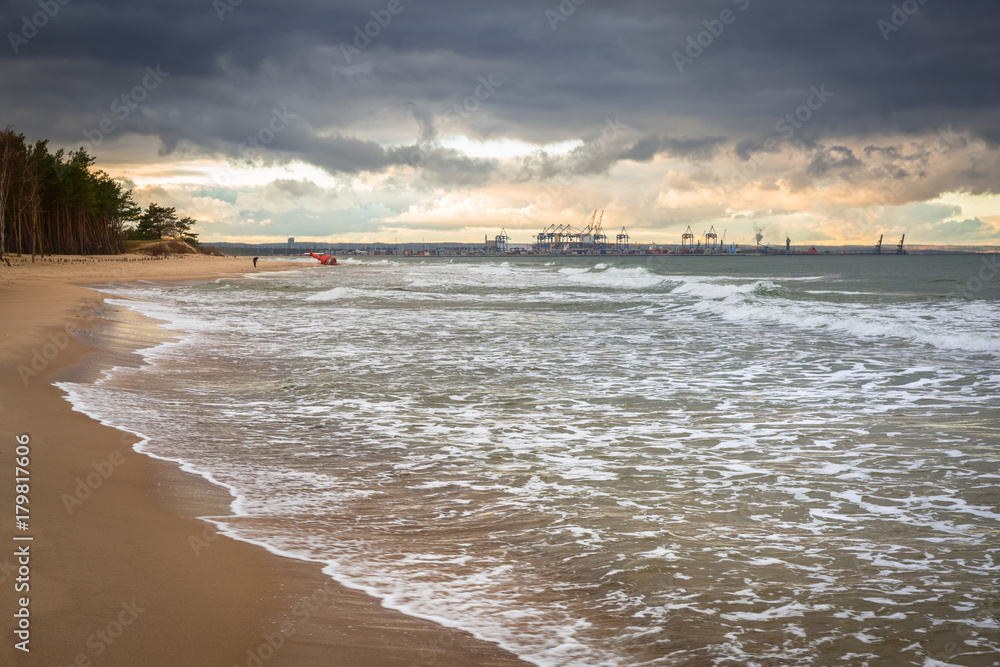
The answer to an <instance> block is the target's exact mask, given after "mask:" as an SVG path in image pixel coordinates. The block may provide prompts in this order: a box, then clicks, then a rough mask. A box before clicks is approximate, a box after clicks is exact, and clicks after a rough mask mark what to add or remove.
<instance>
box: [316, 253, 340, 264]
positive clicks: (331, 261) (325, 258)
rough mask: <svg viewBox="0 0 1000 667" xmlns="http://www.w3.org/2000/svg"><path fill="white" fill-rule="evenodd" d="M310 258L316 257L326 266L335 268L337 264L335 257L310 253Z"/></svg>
mask: <svg viewBox="0 0 1000 667" xmlns="http://www.w3.org/2000/svg"><path fill="white" fill-rule="evenodd" d="M309 256H310V257H315V258H316V259H318V260H319V263H320V264H322V265H324V266H335V265H336V264H337V258H336V257H334V256H333V255H317V254H316V253H314V252H311V253H309Z"/></svg>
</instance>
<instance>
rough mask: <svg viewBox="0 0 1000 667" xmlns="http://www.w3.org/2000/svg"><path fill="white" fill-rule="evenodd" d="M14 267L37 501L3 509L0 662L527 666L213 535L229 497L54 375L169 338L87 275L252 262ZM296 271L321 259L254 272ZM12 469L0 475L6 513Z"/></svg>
mask: <svg viewBox="0 0 1000 667" xmlns="http://www.w3.org/2000/svg"><path fill="white" fill-rule="evenodd" d="M12 263H13V264H14V265H13V266H12V267H7V266H0V311H2V313H3V321H2V325H0V340H2V342H3V344H2V352H0V372H2V378H3V379H2V382H0V414H2V423H3V426H4V428H3V434H2V438H3V447H2V451H3V452H4V456H5V458H6V461H7V462H8V463H10V462H11V460H12V459H13V458H14V455H15V450H16V448H17V447H18V440H17V438H18V437H19V436H27V438H23V439H22V442H27V444H26V445H24V447H26V448H27V449H28V450H29V451H30V454H29V457H28V458H29V459H30V462H29V465H28V466H27V467H26V469H27V471H28V473H29V475H28V477H29V479H30V482H29V485H30V490H28V493H27V494H25V495H26V496H27V498H28V500H29V505H28V507H29V509H30V513H29V514H28V515H27V529H26V530H24V529H21V530H18V529H17V528H16V524H15V519H13V518H10V517H8V520H6V521H4V522H3V529H2V530H0V539H2V540H3V543H4V545H5V546H4V549H3V551H2V552H0V583H2V587H3V595H2V596H0V599H2V616H3V624H2V627H3V637H4V640H3V644H2V648H0V664H4V665H81V666H86V665H97V664H102V665H224V666H230V665H515V664H524V663H522V662H521V661H519V660H518V659H517V658H516V657H515V656H513V655H512V654H510V653H508V652H506V651H504V650H502V649H500V648H499V647H497V646H496V645H493V644H490V643H487V642H483V641H479V640H477V639H475V638H473V637H472V636H471V635H469V634H467V633H463V632H459V631H453V630H450V629H446V628H443V627H441V626H438V625H436V624H434V623H431V622H427V621H422V620H419V619H414V618H412V617H409V616H406V615H404V614H401V613H398V612H394V611H391V610H387V609H385V608H383V607H382V606H381V605H380V604H379V602H378V601H377V600H375V599H373V598H371V597H368V596H367V595H364V594H362V593H359V592H356V591H352V590H348V589H346V588H344V587H342V586H340V585H338V584H336V583H335V582H333V581H332V580H331V579H329V577H327V576H325V575H323V574H322V573H321V571H320V567H319V565H317V564H310V563H305V562H301V561H297V560H291V559H285V558H281V557H278V556H275V555H273V554H271V553H269V552H268V551H266V550H264V549H263V548H260V547H257V546H255V545H251V544H247V543H244V542H239V541H235V540H231V539H229V538H226V537H224V536H221V535H216V534H215V533H214V532H213V530H212V528H211V526H210V525H209V524H207V523H205V522H203V521H200V520H198V519H197V517H198V516H205V515H219V514H224V513H225V511H226V508H227V506H228V503H229V500H230V498H229V496H228V494H227V493H225V492H224V491H223V490H222V489H220V488H218V487H214V486H212V485H211V484H209V483H208V482H206V481H204V480H203V479H201V478H199V477H196V476H193V475H189V474H187V473H183V472H181V471H180V470H179V469H178V468H177V467H176V466H174V465H172V464H169V463H166V462H163V461H159V460H156V459H152V458H149V457H147V456H144V455H142V454H138V453H136V452H134V451H133V449H132V445H133V444H134V441H135V438H134V436H131V435H129V434H125V433H122V432H119V431H116V430H114V429H112V428H109V427H107V426H103V425H101V424H98V423H96V422H95V421H93V420H91V419H90V418H88V417H86V416H84V415H82V414H80V413H77V412H74V411H73V410H72V409H71V407H70V405H69V403H68V402H67V401H66V400H65V399H64V398H63V396H62V392H61V391H60V390H59V389H58V388H57V387H55V386H53V384H52V382H53V381H54V380H57V379H59V378H66V377H73V378H74V379H77V380H78V379H79V378H80V377H81V376H87V377H94V376H96V374H97V373H98V372H99V370H100V369H101V367H102V366H103V367H106V366H107V364H108V363H111V360H121V359H124V358H129V357H131V358H133V359H137V357H136V355H134V354H132V352H133V351H134V349H136V348H138V347H142V346H148V345H152V344H155V342H156V341H157V340H162V338H163V337H164V336H169V333H168V332H164V331H163V330H161V329H158V328H156V327H153V326H152V324H151V321H148V320H146V321H128V322H106V321H102V320H101V318H100V317H99V313H100V307H101V304H102V301H103V300H102V297H101V295H100V294H99V293H97V292H95V291H93V290H91V289H88V288H86V287H85V286H84V285H87V284H100V283H107V282H119V281H138V280H156V281H183V280H195V279H210V278H214V277H220V276H239V275H240V274H243V273H248V272H251V271H254V269H253V266H252V264H251V261H250V259H249V258H212V257H206V256H183V257H180V258H174V259H164V260H143V259H142V258H139V257H136V256H128V257H124V258H122V257H116V258H55V259H54V260H46V261H41V262H36V263H34V264H32V263H30V261H20V262H19V261H17V260H13V259H12ZM288 268H305V269H310V270H313V269H315V270H324V269H323V267H312V266H310V265H303V264H301V263H296V264H292V263H287V262H286V263H281V262H270V261H266V262H261V264H260V266H259V267H258V268H257V269H256V270H257V271H272V270H283V269H288ZM325 270H329V269H325ZM332 270H345V269H332ZM74 332H90V337H91V338H93V337H95V336H96V338H94V339H95V340H96V339H100V340H101V344H100V345H97V346H96V347H95V346H91V345H88V344H85V343H84V342H83V340H84V339H87V340H90V339H89V338H88V336H87V335H81V334H79V333H74ZM97 348H100V350H101V351H96V349H97ZM21 451H22V452H23V451H24V450H21ZM12 467H13V466H9V467H8V468H7V471H8V472H7V473H6V474H5V479H4V480H3V481H2V482H0V498H2V506H3V507H4V508H5V510H6V511H7V512H9V513H14V511H15V479H14V475H13V474H12V472H13V471H12V470H11V468H12ZM22 490H23V489H22ZM19 518H20V517H19ZM17 537H20V538H31V539H21V540H15V538H17ZM18 550H20V551H18ZM19 557H20V558H21V565H23V566H24V567H25V568H27V571H28V572H27V574H25V571H24V570H23V569H22V570H21V571H20V572H19V571H18V568H19V566H20V565H19V562H18V559H19ZM25 561H27V564H26V565H24V562H25ZM25 585H26V586H25ZM16 587H17V588H16ZM22 597H23V598H26V599H28V604H27V607H26V608H27V609H28V615H27V618H28V627H29V630H28V632H30V634H28V635H27V643H26V644H22V645H23V647H25V648H29V649H30V652H25V651H22V650H18V649H17V648H16V645H17V644H18V643H21V642H23V641H25V639H24V635H22V636H21V637H20V638H19V637H18V636H17V635H16V634H15V630H17V629H18V627H19V624H20V626H24V625H25V623H24V621H23V620H22V619H19V618H17V617H15V614H16V613H19V610H20V609H21V598H22ZM23 616H24V614H22V617H23Z"/></svg>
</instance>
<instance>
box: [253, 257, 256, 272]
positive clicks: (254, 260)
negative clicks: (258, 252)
mask: <svg viewBox="0 0 1000 667" xmlns="http://www.w3.org/2000/svg"><path fill="white" fill-rule="evenodd" d="M253 268H255V269H256V268H257V258H256V257H254V258H253Z"/></svg>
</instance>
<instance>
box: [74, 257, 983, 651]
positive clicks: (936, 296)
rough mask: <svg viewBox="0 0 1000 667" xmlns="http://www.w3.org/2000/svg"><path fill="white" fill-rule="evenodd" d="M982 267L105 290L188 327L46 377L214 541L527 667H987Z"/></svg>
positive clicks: (469, 268) (794, 263) (726, 265)
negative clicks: (179, 474) (224, 502)
mask: <svg viewBox="0 0 1000 667" xmlns="http://www.w3.org/2000/svg"><path fill="white" fill-rule="evenodd" d="M997 257H998V256H997V255H995V254H994V255H961V256H951V255H947V256H945V255H923V256H919V255H907V256H895V255H892V256H840V255H835V256H824V255H820V256H759V257H758V256H749V257H744V256H740V257H730V256H723V257H715V256H711V257H685V256H645V257H636V256H604V257H602V256H581V257H555V256H550V257H546V256H524V257H493V258H488V257H482V258H437V257H419V258H417V257H415V258H393V257H389V258H384V257H366V258H348V259H345V260H343V261H342V265H341V266H336V267H324V266H319V265H318V264H317V263H316V262H315V261H314V260H308V262H303V263H302V266H301V268H296V269H293V270H290V271H286V272H265V273H249V274H248V275H247V276H245V277H241V278H231V279H230V278H226V279H220V280H215V281H214V282H201V283H184V284H171V285H166V284H158V283H135V284H108V285H102V286H100V287H99V289H100V291H102V292H103V293H104V294H105V295H106V297H107V304H108V307H109V308H110V309H111V310H110V311H109V312H110V313H111V314H110V315H108V316H109V317H114V312H115V309H118V310H119V311H121V312H125V309H128V310H129V311H136V312H138V313H141V314H142V315H145V316H148V317H151V318H155V319H156V320H159V321H161V322H162V323H163V324H162V326H163V327H164V328H165V329H167V330H169V331H171V332H175V333H176V334H177V335H176V336H175V337H173V338H170V339H168V340H166V342H163V343H161V344H159V345H156V346H154V347H151V348H148V349H145V350H142V351H141V352H140V354H141V356H142V363H141V364H138V365H137V364H126V365H121V366H118V367H115V368H112V369H111V370H108V371H106V372H105V374H104V375H103V377H102V378H101V379H99V380H98V381H96V382H62V383H61V384H60V386H61V387H62V389H63V390H64V391H65V392H66V394H67V397H68V400H70V401H71V402H72V404H73V405H74V407H75V408H76V409H78V410H80V411H83V412H85V413H87V414H89V415H91V416H94V417H95V418H98V419H100V420H102V421H104V422H106V423H108V424H111V425H114V426H116V427H117V428H120V429H123V430H126V431H129V432H132V433H135V434H136V435H138V436H139V437H140V438H141V439H142V440H141V442H140V443H139V444H138V445H136V447H137V449H138V450H139V451H142V452H145V453H147V454H149V455H150V456H154V457H158V458H163V459H168V460H172V461H177V462H180V463H182V464H183V465H184V467H185V469H188V470H191V471H195V472H197V473H199V474H201V475H203V476H204V477H206V478H207V479H209V480H211V481H212V482H213V483H215V484H218V485H219V486H221V487H223V488H224V489H226V490H228V492H229V493H230V494H231V495H232V506H231V511H232V515H231V516H222V517H213V518H211V519H210V520H211V521H212V522H213V523H215V524H216V526H217V527H218V529H219V530H220V531H221V532H223V533H225V534H227V535H231V536H233V537H236V538H238V539H242V540H246V541H249V542H253V543H255V544H260V545H263V546H265V547H266V548H268V549H270V550H272V551H273V552H275V553H278V554H282V555H286V556H291V557H294V558H300V559H303V560H309V561H318V562H321V563H322V564H323V567H324V572H325V573H326V574H327V575H328V576H330V577H332V578H333V579H335V580H337V581H339V582H342V583H343V584H345V585H347V586H350V587H353V588H356V589H361V590H363V591H366V592H367V593H369V594H370V595H372V596H374V597H376V598H378V599H379V600H380V601H381V603H382V604H383V605H384V606H386V607H388V608H392V609H396V610H401V611H403V612H405V613H407V614H410V615H413V616H417V617H421V618H425V619H431V620H433V621H436V622H438V623H440V624H443V625H446V626H450V627H454V628H460V629H463V630H466V631H469V632H471V633H472V634H474V635H475V636H477V637H479V638H482V639H485V640H489V641H492V642H496V643H498V644H500V645H501V646H503V647H504V648H506V649H509V650H510V651H512V652H514V653H516V654H517V655H519V656H521V657H522V658H523V659H524V660H526V661H528V662H530V663H533V664H536V665H540V666H544V667H555V666H569V665H580V666H587V667H599V666H619V665H622V666H632V665H635V666H638V665H680V666H684V665H727V666H728V665H733V666H737V665H739V666H743V665H750V666H753V665H761V666H766V665H852V666H854V665H862V666H864V665H892V666H896V665H918V666H921V667H942V666H947V665H976V666H978V665H1000V437H998V436H1000V330H998V326H997V325H998V321H1000V271H998V269H997Z"/></svg>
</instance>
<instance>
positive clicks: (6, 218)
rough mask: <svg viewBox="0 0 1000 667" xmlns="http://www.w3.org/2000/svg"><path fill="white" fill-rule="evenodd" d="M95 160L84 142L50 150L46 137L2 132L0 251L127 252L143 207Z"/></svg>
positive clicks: (7, 131)
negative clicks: (132, 228) (33, 138)
mask: <svg viewBox="0 0 1000 667" xmlns="http://www.w3.org/2000/svg"><path fill="white" fill-rule="evenodd" d="M93 164H94V158H93V157H91V156H90V155H88V154H87V152H86V151H85V150H83V149H82V148H81V149H80V150H78V151H70V152H69V153H64V151H63V150H62V149H60V150H58V151H56V152H55V153H51V152H49V148H48V141H47V140H44V141H36V142H35V143H34V144H32V143H29V142H27V141H25V139H24V135H23V134H15V133H14V131H13V129H12V128H10V127H7V128H6V129H5V130H3V131H2V132H0V257H2V256H3V254H4V253H16V254H18V255H22V254H31V256H32V259H34V257H35V255H36V254H37V255H42V256H44V255H49V254H86V255H89V254H109V255H110V254H117V253H120V252H124V251H125V237H126V231H127V228H126V224H127V223H129V222H132V221H137V220H139V218H140V215H141V214H142V209H140V208H139V206H137V205H136V203H135V201H134V200H133V199H132V191H131V190H127V189H125V188H124V187H123V186H122V184H121V183H119V182H117V181H115V180H114V179H112V178H111V177H110V176H108V174H106V173H105V172H103V171H101V170H94V169H91V167H92V165H93Z"/></svg>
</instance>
